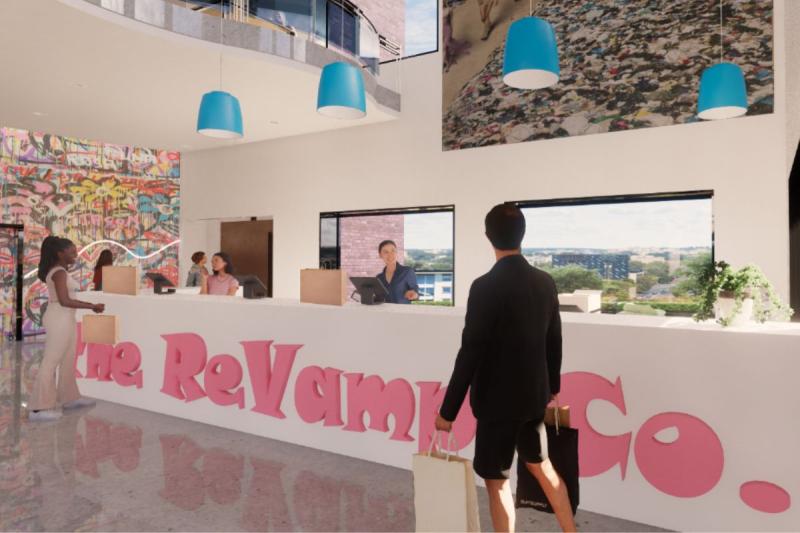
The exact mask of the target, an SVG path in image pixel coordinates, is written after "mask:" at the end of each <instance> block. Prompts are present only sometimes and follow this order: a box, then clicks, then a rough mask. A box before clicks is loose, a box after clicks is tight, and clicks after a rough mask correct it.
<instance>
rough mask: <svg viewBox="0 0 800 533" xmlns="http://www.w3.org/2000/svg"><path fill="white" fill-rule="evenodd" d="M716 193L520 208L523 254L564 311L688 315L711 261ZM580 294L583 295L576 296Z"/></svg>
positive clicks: (586, 200) (558, 202)
mask: <svg viewBox="0 0 800 533" xmlns="http://www.w3.org/2000/svg"><path fill="white" fill-rule="evenodd" d="M712 197H713V192H712V191H699V192H686V193H669V194H653V195H636V196H615V197H599V198H579V199H569V200H546V201H531V202H517V205H519V207H520V208H521V209H522V212H523V213H524V214H525V220H526V223H527V232H526V235H525V239H524V241H523V243H522V247H523V251H522V252H523V255H524V256H525V257H526V259H527V260H528V261H529V262H530V263H531V264H532V265H534V266H536V267H539V268H541V269H543V270H546V271H547V272H549V273H550V274H551V275H552V276H553V278H554V279H555V281H556V285H557V286H558V291H559V299H560V300H561V304H562V309H564V310H572V311H581V312H600V311H601V310H602V312H604V313H621V314H645V315H658V316H663V315H684V316H688V315H691V314H693V313H694V312H695V310H696V309H697V302H698V299H699V296H700V295H699V285H698V277H699V276H700V274H701V272H702V270H703V268H704V267H705V266H707V265H708V264H709V263H710V262H712V261H713V256H714V229H713V214H712ZM576 291H578V292H576Z"/></svg>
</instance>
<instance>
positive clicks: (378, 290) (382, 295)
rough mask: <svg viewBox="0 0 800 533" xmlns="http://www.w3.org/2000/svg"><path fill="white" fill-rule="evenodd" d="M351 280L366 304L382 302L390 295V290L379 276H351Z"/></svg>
mask: <svg viewBox="0 0 800 533" xmlns="http://www.w3.org/2000/svg"><path fill="white" fill-rule="evenodd" d="M350 281H351V283H352V284H353V285H354V286H355V288H356V292H358V295H359V296H360V297H361V303H362V304H364V305H375V304H382V303H383V302H385V301H386V298H387V297H388V296H389V291H387V290H386V287H384V285H383V283H381V281H380V280H379V279H378V278H350Z"/></svg>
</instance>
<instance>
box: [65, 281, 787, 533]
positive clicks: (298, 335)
mask: <svg viewBox="0 0 800 533" xmlns="http://www.w3.org/2000/svg"><path fill="white" fill-rule="evenodd" d="M81 297H82V298H84V299H86V300H90V301H102V302H104V303H105V304H106V312H107V313H109V314H114V315H117V316H119V318H120V328H121V338H120V343H119V344H117V345H116V346H115V347H110V346H101V345H89V346H83V345H82V344H81V343H80V342H79V345H78V347H77V356H76V371H77V372H78V374H79V377H80V379H79V385H80V387H81V390H82V391H83V392H84V393H85V394H86V395H88V396H93V397H96V398H101V399H104V400H108V401H112V402H117V403H121V404H125V405H129V406H133V407H138V408H142V409H147V410H151V411H156V412H159V413H165V414H168V415H173V416H178V417H182V418H187V419H191V420H196V421H199V422H205V423H209V424H214V425H218V426H222V427H226V428H231V429H235V430H239V431H244V432H247V433H253V434H257V435H262V436H265V437H270V438H273V439H279V440H283V441H288V442H292V443H296V444H301V445H304V446H310V447H313V448H318V449H322V450H327V451H331V452H336V453H340V454H344V455H348V456H352V457H357V458H361V459H365V460H369V461H376V462H379V463H384V464H389V465H393V466H397V467H401V468H410V466H411V455H412V454H413V453H415V452H416V451H417V450H418V449H421V448H425V447H426V446H427V443H429V442H430V441H429V438H430V434H431V431H432V429H433V419H434V415H435V413H436V411H437V409H438V405H439V402H441V399H442V397H443V393H444V391H443V387H444V386H446V381H447V379H448V378H449V375H450V371H451V369H452V365H453V361H454V358H455V355H456V352H457V350H458V346H459V342H460V335H461V328H462V327H463V321H464V317H463V309H452V308H439V307H420V306H393V305H383V306H375V307H368V306H361V305H357V304H353V305H346V306H344V307H329V306H318V305H310V304H300V303H297V302H291V301H280V300H244V299H241V298H230V297H215V296H195V295H186V294H172V295H161V296H157V295H140V296H138V297H131V296H117V295H108V294H101V293H87V294H85V295H82V296H81ZM562 317H563V336H564V364H563V368H562V373H563V378H562V393H561V398H562V404H568V405H570V408H571V411H572V421H573V424H572V425H573V427H577V428H578V429H579V431H580V454H581V457H580V460H581V465H580V466H581V476H582V478H581V508H584V509H587V510H590V511H596V512H600V513H605V514H609V515H613V516H617V517H621V518H626V519H630V520H636V521H640V522H644V523H648V524H653V525H658V526H662V527H667V528H671V529H679V530H699V529H702V530H786V531H789V530H797V529H798V528H800V508H799V507H798V506H799V505H800V504H798V503H797V499H798V498H800V454H799V453H798V450H800V423H799V422H798V413H800V388H798V380H800V325H796V324H794V325H793V324H769V325H765V326H757V327H756V326H754V327H752V328H749V329H747V330H723V329H722V328H720V327H719V326H717V325H714V324H694V323H693V322H691V320H689V319H670V318H657V317H637V316H626V317H622V316H605V315H582V314H572V313H564V314H562ZM595 400H597V401H595ZM474 428H475V423H474V419H473V418H472V416H471V413H470V412H469V409H468V408H466V409H462V413H461V414H460V416H459V419H458V421H457V424H456V436H457V441H458V445H459V447H461V448H463V453H464V454H465V455H466V456H468V457H471V454H472V440H473V437H474ZM265 445H267V442H266V441H265ZM723 510H724V511H723Z"/></svg>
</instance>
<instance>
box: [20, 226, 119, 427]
mask: <svg viewBox="0 0 800 533" xmlns="http://www.w3.org/2000/svg"><path fill="white" fill-rule="evenodd" d="M77 259H78V250H77V249H76V248H75V245H74V244H72V241H70V240H69V239H62V238H60V237H53V236H50V237H47V238H46V239H45V240H44V242H42V250H41V256H40V259H39V272H38V277H39V279H40V280H42V281H43V282H45V283H46V284H47V301H48V303H47V310H46V311H45V313H44V319H43V323H44V327H45V330H46V331H47V337H46V339H45V344H44V356H43V357H42V364H41V365H40V366H39V372H38V374H37V375H36V384H35V385H34V386H33V394H32V395H31V399H30V402H29V406H28V408H29V411H30V412H29V414H28V419H29V420H56V419H58V418H60V417H61V411H60V410H59V409H58V406H59V405H60V406H61V407H63V408H64V409H71V408H75V407H87V406H90V405H94V400H90V399H89V398H82V397H81V395H80V392H78V383H77V382H76V381H75V329H76V322H75V310H76V309H91V310H92V311H94V312H95V313H102V312H103V311H104V310H105V306H104V305H103V304H91V303H88V302H81V301H78V300H75V299H74V296H75V293H76V292H77V291H78V289H79V285H78V282H77V281H75V280H74V279H73V278H72V277H71V276H70V275H69V274H68V273H67V269H68V268H69V267H70V266H72V265H74V264H75V261H76V260H77ZM56 374H58V385H56Z"/></svg>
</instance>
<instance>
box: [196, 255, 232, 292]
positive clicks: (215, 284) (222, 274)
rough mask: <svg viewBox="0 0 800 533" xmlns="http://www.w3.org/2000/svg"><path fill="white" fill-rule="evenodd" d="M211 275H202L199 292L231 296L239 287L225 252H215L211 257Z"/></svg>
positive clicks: (229, 258) (229, 259)
mask: <svg viewBox="0 0 800 533" xmlns="http://www.w3.org/2000/svg"><path fill="white" fill-rule="evenodd" d="M211 269H212V270H213V271H214V274H213V275H212V276H208V275H204V276H203V280H202V282H201V284H200V294H217V295H221V296H233V295H234V294H236V291H237V290H238V289H239V282H238V281H237V280H236V278H235V277H233V263H231V257H230V256H229V255H228V254H226V253H225V252H217V253H215V254H214V257H212V258H211Z"/></svg>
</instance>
